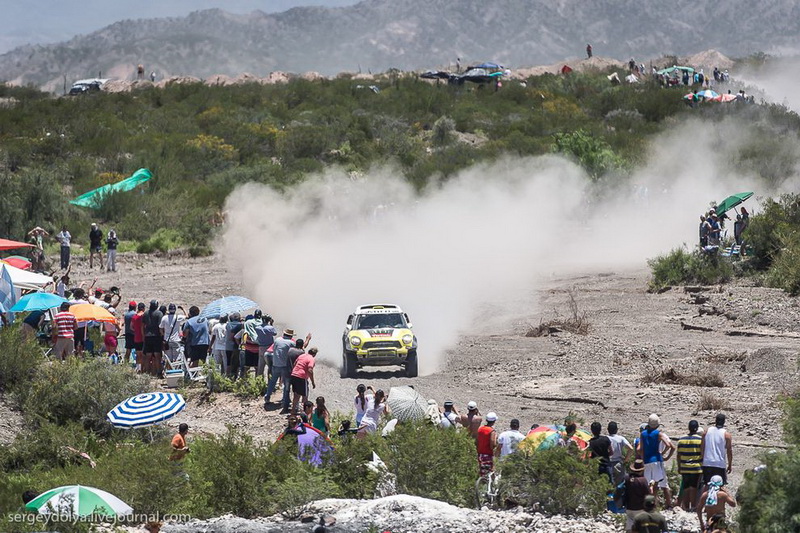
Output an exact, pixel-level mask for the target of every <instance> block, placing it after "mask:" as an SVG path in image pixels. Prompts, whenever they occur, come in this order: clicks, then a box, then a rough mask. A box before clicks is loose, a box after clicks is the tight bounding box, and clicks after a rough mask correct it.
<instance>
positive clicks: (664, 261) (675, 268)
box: [647, 248, 733, 290]
mask: <svg viewBox="0 0 800 533" xmlns="http://www.w3.org/2000/svg"><path fill="white" fill-rule="evenodd" d="M647 264H648V265H649V266H650V271H651V272H652V275H653V277H652V279H651V280H650V288H651V289H652V290H658V289H661V288H664V287H668V286H670V285H681V284H684V283H701V284H703V285H710V284H714V283H724V282H726V281H730V279H731V277H733V267H732V266H731V262H730V261H729V260H728V258H725V257H720V256H718V255H709V254H704V253H701V252H699V251H697V252H689V251H687V250H686V248H675V249H674V250H672V251H671V252H669V253H668V254H666V255H659V256H658V257H656V258H654V259H650V260H648V261H647Z"/></svg>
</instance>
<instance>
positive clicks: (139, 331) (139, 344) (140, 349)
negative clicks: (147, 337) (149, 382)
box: [131, 302, 149, 372]
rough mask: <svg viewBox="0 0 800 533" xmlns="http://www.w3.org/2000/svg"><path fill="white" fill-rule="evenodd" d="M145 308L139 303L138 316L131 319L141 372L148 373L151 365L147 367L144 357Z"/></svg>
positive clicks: (134, 345)
mask: <svg viewBox="0 0 800 533" xmlns="http://www.w3.org/2000/svg"><path fill="white" fill-rule="evenodd" d="M144 307H145V306H144V302H139V304H138V305H137V306H136V314H135V315H133V316H132V317H131V329H132V330H133V349H134V350H136V362H137V363H138V365H139V368H138V370H139V372H147V371H148V370H149V365H148V366H145V361H146V360H147V358H146V357H145V356H144Z"/></svg>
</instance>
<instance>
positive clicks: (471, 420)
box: [459, 401, 483, 440]
mask: <svg viewBox="0 0 800 533" xmlns="http://www.w3.org/2000/svg"><path fill="white" fill-rule="evenodd" d="M459 422H460V423H461V425H462V426H463V427H465V428H466V429H467V431H469V434H470V435H472V438H473V439H475V440H478V430H479V429H480V428H481V423H482V422H483V417H481V412H480V411H478V404H477V403H476V402H474V401H471V402H469V403H468V404H467V414H464V415H461V417H460V418H459Z"/></svg>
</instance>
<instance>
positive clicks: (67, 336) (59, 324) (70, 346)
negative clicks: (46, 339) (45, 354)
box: [53, 302, 78, 361]
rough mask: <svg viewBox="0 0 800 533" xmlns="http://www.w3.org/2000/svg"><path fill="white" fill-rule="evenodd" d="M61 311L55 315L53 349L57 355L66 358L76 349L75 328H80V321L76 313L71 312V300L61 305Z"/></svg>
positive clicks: (62, 358)
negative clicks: (76, 317)
mask: <svg viewBox="0 0 800 533" xmlns="http://www.w3.org/2000/svg"><path fill="white" fill-rule="evenodd" d="M59 311H60V312H59V313H56V316H54V317H53V324H54V327H53V343H54V344H55V346H54V348H53V350H54V351H55V353H56V357H60V358H61V360H62V361H63V360H65V359H66V358H67V357H68V356H70V355H72V352H74V351H75V330H76V329H78V321H77V320H76V319H75V315H73V314H72V313H70V312H69V302H64V303H62V304H61V307H59Z"/></svg>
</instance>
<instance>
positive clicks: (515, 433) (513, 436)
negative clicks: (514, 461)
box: [486, 415, 525, 457]
mask: <svg viewBox="0 0 800 533" xmlns="http://www.w3.org/2000/svg"><path fill="white" fill-rule="evenodd" d="M486 418H487V420H488V418H489V417H488V415H487V417H486ZM524 439H525V435H523V434H522V433H520V431H519V420H517V419H516V418H514V419H512V420H511V424H510V428H509V429H508V430H506V431H504V432H502V433H500V435H499V436H498V437H497V455H498V457H505V456H506V455H511V454H512V453H514V452H515V451H517V447H518V446H519V443H520V442H522V441H523V440H524Z"/></svg>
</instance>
